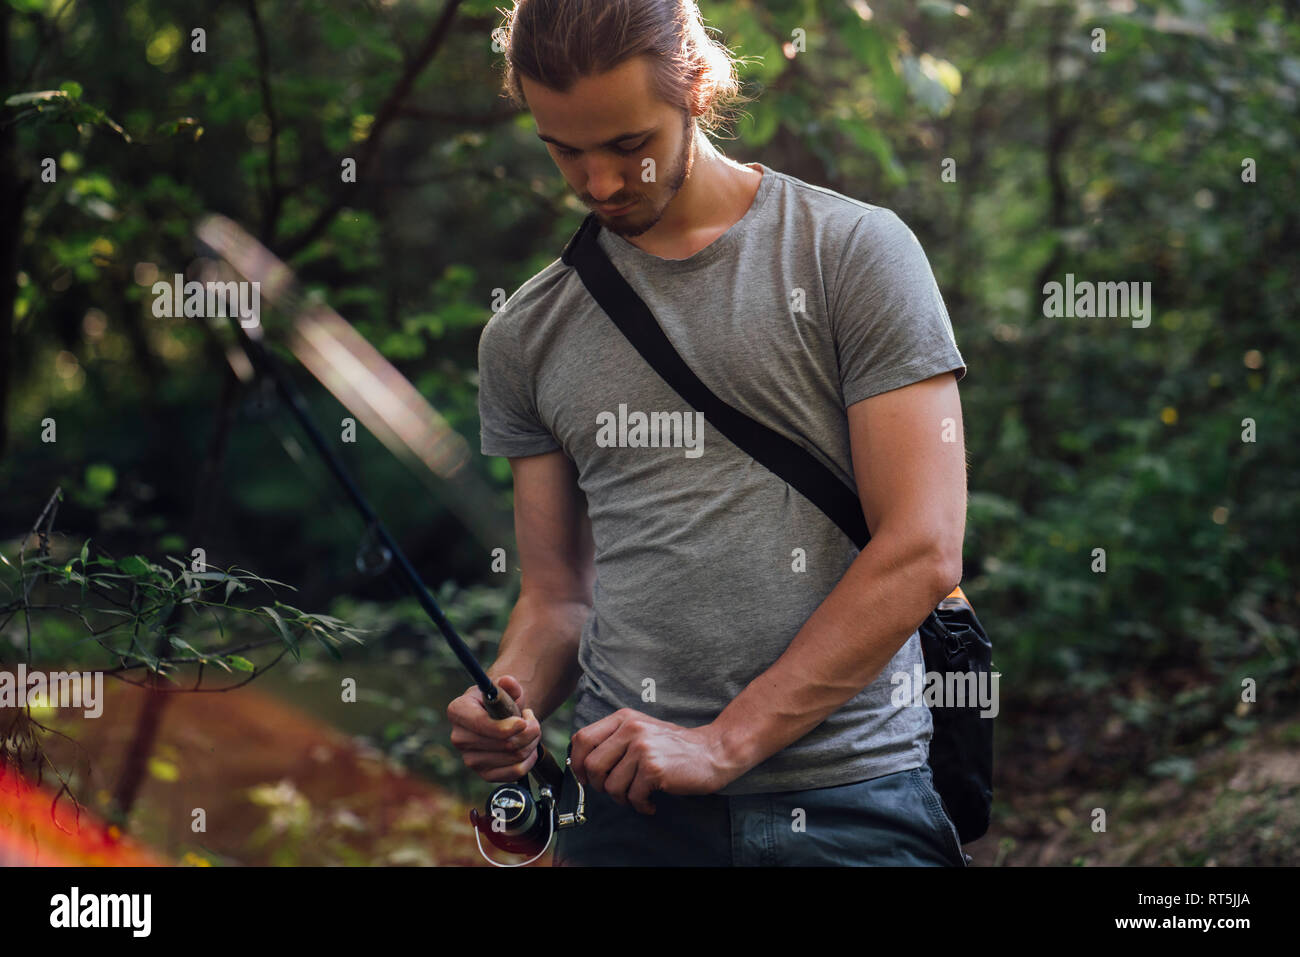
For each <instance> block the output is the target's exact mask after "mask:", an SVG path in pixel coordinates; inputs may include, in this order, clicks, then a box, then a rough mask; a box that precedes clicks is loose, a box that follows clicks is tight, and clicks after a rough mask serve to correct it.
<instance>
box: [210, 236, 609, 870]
mask: <svg viewBox="0 0 1300 957" xmlns="http://www.w3.org/2000/svg"><path fill="white" fill-rule="evenodd" d="M197 234H198V237H199V239H200V241H201V242H202V243H203V244H204V245H205V246H208V247H209V248H211V249H212V250H213V251H214V252H216V253H217V255H218V256H219V257H220V258H221V260H222V261H223V262H224V263H225V264H226V265H227V266H229V267H230V268H231V269H233V270H234V271H235V272H236V273H238V274H240V275H243V276H245V278H246V280H249V281H253V282H258V283H259V284H261V282H262V280H264V279H266V280H269V283H268V285H269V286H270V288H269V290H267V291H268V292H269V294H270V296H269V297H270V298H271V299H272V301H287V302H289V303H292V304H294V305H297V304H298V302H299V300H298V297H297V295H296V292H295V289H294V285H295V284H294V282H293V279H292V273H291V272H290V271H289V269H288V267H287V266H285V265H284V264H283V263H281V262H280V261H279V260H278V259H276V258H275V257H274V256H273V255H272V254H271V253H270V252H269V251H268V250H267V249H266V248H265V247H263V246H261V244H259V243H258V242H257V241H256V240H255V239H253V238H252V237H251V236H249V235H248V234H247V233H246V232H244V231H243V230H242V229H240V228H239V227H238V226H237V225H236V224H235V223H233V222H232V221H230V220H228V219H225V218H224V217H218V216H210V217H208V218H206V219H205V220H203V222H201V223H200V224H199V227H198V230H197ZM295 311H297V312H298V315H297V317H296V320H295V321H296V332H297V334H298V339H297V340H296V341H297V342H298V343H302V342H303V341H304V340H305V338H306V336H308V335H310V333H311V332H312V331H315V332H316V333H318V335H317V336H316V338H317V339H318V340H319V339H320V335H319V333H321V332H326V333H329V332H330V330H331V325H332V326H333V330H334V333H333V335H334V338H333V339H332V340H330V341H331V342H332V343H333V344H334V345H336V346H337V345H338V343H339V339H340V338H341V337H340V335H339V333H338V332H337V330H338V328H339V324H341V325H342V326H347V323H346V322H345V321H344V320H343V319H342V317H340V316H338V315H337V313H334V312H333V311H332V310H330V309H329V307H327V306H324V305H323V304H321V303H313V304H311V305H310V306H308V307H306V308H304V309H302V310H295ZM236 312H237V310H235V309H232V310H231V316H230V320H231V324H232V326H233V327H234V330H235V335H236V336H237V338H238V340H239V343H240V346H241V348H242V349H243V351H244V354H245V355H246V356H247V357H248V360H249V362H250V363H251V364H252V366H253V368H254V369H255V370H256V372H257V373H258V374H260V375H261V376H263V377H264V380H266V381H270V382H272V383H274V385H275V389H276V392H277V393H278V395H279V396H280V398H281V400H282V401H283V402H284V403H285V405H286V406H288V408H289V410H290V411H291V412H292V413H293V416H294V418H295V419H296V420H297V421H298V424H299V425H300V426H301V427H302V430H303V431H304V432H305V433H306V435H307V438H308V439H309V440H310V442H311V444H312V446H313V447H314V448H315V449H316V451H317V452H318V453H319V455H320V457H321V458H322V459H323V460H324V462H325V464H326V466H327V467H328V468H329V471H330V472H331V474H333V476H334V477H335V479H337V480H338V483H339V484H340V485H341V486H342V487H343V490H344V492H345V493H346V494H347V496H348V498H349V500H350V501H351V502H352V505H353V506H354V507H355V508H356V510H357V511H358V512H359V513H360V514H361V516H362V517H363V518H364V519H365V522H366V529H367V534H373V535H374V536H376V537H377V538H378V539H379V541H380V542H381V543H382V544H383V546H384V548H386V549H387V550H388V552H389V553H390V554H391V556H392V559H393V561H394V563H395V566H396V569H397V572H398V575H399V577H400V579H401V580H402V582H403V584H405V585H406V587H407V588H408V589H409V590H410V591H411V593H412V594H414V595H415V597H416V600H417V601H419V603H420V606H421V607H422V608H423V609H424V611H425V612H426V613H427V614H428V616H429V617H430V618H431V619H432V620H433V623H434V625H436V626H437V628H438V631H439V632H440V633H441V635H442V637H443V638H444V639H445V641H446V643H447V646H448V647H449V648H450V649H451V651H452V653H453V654H454V655H455V656H456V658H457V660H459V661H460V663H461V665H462V666H463V667H464V669H465V671H466V672H468V673H469V675H470V677H471V678H472V679H473V681H474V684H475V685H476V686H477V687H478V689H479V692H480V693H481V694H482V696H483V706H484V708H485V709H486V711H487V712H488V714H489V715H491V716H492V717H493V718H494V719H497V720H502V719H505V718H513V717H522V715H521V714H520V711H519V706H518V705H517V704H516V703H515V700H514V699H513V698H512V697H511V696H510V695H509V694H507V693H506V692H504V691H503V690H502V689H501V688H500V687H499V686H498V685H497V684H495V683H494V682H493V681H492V679H491V678H490V677H489V676H488V674H487V672H486V671H484V670H483V666H482V665H481V664H480V663H479V661H478V659H477V658H475V657H474V654H473V652H471V651H470V650H469V647H468V646H467V645H466V644H465V642H464V640H463V639H462V638H461V636H460V635H459V633H457V631H456V629H455V627H454V626H453V625H452V623H451V622H450V621H448V619H447V616H446V615H444V614H443V612H442V609H441V608H439V607H438V603H437V602H436V601H435V600H434V598H433V595H431V594H430V593H429V589H428V588H427V587H426V586H425V584H424V582H423V581H422V580H421V579H420V576H419V575H418V574H417V573H416V571H415V569H414V567H413V566H412V565H411V563H410V561H409V560H408V559H407V557H406V554H405V553H404V552H403V551H402V549H401V547H400V546H399V545H398V544H397V542H396V540H395V539H394V538H393V536H392V535H391V534H389V532H388V529H387V528H386V527H385V526H384V523H383V522H382V521H380V519H379V516H378V515H376V514H375V511H374V509H372V508H371V507H370V503H369V502H367V501H366V498H365V497H364V496H363V495H362V494H361V490H360V489H359V488H358V486H357V484H356V482H354V481H353V480H352V476H351V475H350V474H349V473H348V471H347V469H346V468H345V467H344V465H343V463H342V461H341V460H340V459H339V457H338V455H337V454H336V453H335V452H334V450H333V449H332V448H330V445H329V442H328V441H327V440H326V439H325V436H324V435H323V434H322V433H321V431H320V429H319V428H317V426H316V423H315V422H314V421H313V420H312V418H311V416H310V415H309V413H308V411H307V404H306V401H305V400H304V399H303V397H302V394H301V393H300V392H299V391H298V390H297V388H295V386H294V385H293V383H292V382H291V381H290V379H289V377H288V376H287V375H286V374H285V373H284V371H283V370H282V369H281V368H280V365H279V363H278V362H277V360H276V359H275V357H274V356H273V355H272V354H271V352H270V350H269V349H267V348H266V346H265V345H264V344H263V342H262V339H263V332H262V327H261V324H260V322H258V321H256V320H257V316H256V313H255V312H254V314H253V316H252V317H251V318H252V319H253V320H254V321H252V322H250V323H249V324H248V326H246V325H245V323H244V318H248V316H247V314H246V315H245V317H240V316H237V315H235V313H236ZM347 328H348V330H350V331H352V333H353V334H354V335H355V331H354V330H351V327H350V326H347ZM358 338H359V337H358ZM296 351H297V350H295V352H296ZM367 358H368V359H369V361H370V363H371V366H372V367H373V366H374V365H375V364H376V359H375V356H373V355H372V356H368V357H367ZM378 362H379V363H382V364H383V365H387V361H386V360H384V359H382V357H379V359H378ZM313 371H315V370H313ZM335 371H337V370H335ZM382 371H384V372H386V373H388V375H386V376H381V377H380V379H379V380H378V384H379V386H380V387H382V385H383V383H384V382H394V381H397V380H401V381H402V382H404V383H405V381H406V380H405V379H404V378H403V377H402V376H401V375H400V373H398V372H397V370H396V369H393V368H392V367H391V366H388V367H387V369H384V370H382ZM317 374H318V377H319V375H320V374H319V373H317ZM394 377H395V378H394ZM327 384H328V383H327ZM407 385H408V387H409V383H407ZM389 391H390V392H393V393H395V392H396V391H397V390H395V389H391V388H390V389H389ZM410 391H411V392H413V391H414V390H413V389H412V390H410ZM336 394H337V392H336ZM401 399H402V400H403V401H405V402H406V404H407V405H408V406H409V405H410V404H411V401H412V400H411V398H410V396H409V394H407V395H403V396H401ZM396 401H398V400H397V398H396V397H394V398H393V402H391V403H390V406H391V405H392V404H394V403H396ZM426 405H427V403H426ZM356 411H357V412H358V414H362V412H361V409H360V408H358V409H356ZM366 411H367V412H368V413H369V414H371V415H373V414H375V413H374V403H368V404H366ZM417 411H418V410H417ZM428 414H430V415H431V416H436V412H433V410H432V408H431V407H430V408H429V409H428ZM385 424H386V425H390V426H391V423H385ZM564 764H565V767H564V769H561V768H560V766H559V765H558V764H557V763H556V760H555V758H554V757H553V756H552V755H551V754H550V752H548V751H547V750H546V748H545V746H544V745H543V744H542V743H541V742H540V741H539V742H538V744H537V760H536V761H535V762H534V764H533V766H532V768H531V769H530V770H529V772H528V773H527V774H526V775H524V776H523V777H521V778H519V779H518V780H516V781H515V782H513V783H506V784H502V785H499V786H498V787H496V788H495V789H494V790H493V791H492V793H491V794H490V795H489V796H488V798H487V801H486V803H485V808H484V810H485V813H482V814H480V813H479V811H478V809H477V808H473V809H471V810H470V813H469V819H470V824H471V825H473V827H474V840H475V842H476V844H477V845H478V848H479V853H481V854H482V855H483V856H484V858H486V859H487V860H488V862H489V863H492V864H495V865H497V866H499V867H520V866H523V864H530V863H532V862H533V861H535V860H537V859H538V858H539V857H541V856H542V854H544V853H545V852H546V850H547V848H549V847H550V844H551V840H552V839H553V838H554V836H555V833H556V832H557V831H558V830H561V829H563V828H567V827H576V826H578V825H581V824H583V823H585V822H586V815H585V813H584V812H585V803H586V801H585V797H586V796H585V793H584V790H583V787H582V783H581V782H580V781H578V780H577V778H576V776H574V775H573V774H572V766H571V763H570V760H569V758H568V757H567V756H566V758H565V762H564ZM566 773H568V774H569V776H570V777H571V778H572V779H573V782H574V784H575V785H576V786H577V791H578V795H577V796H578V800H577V805H576V808H575V810H574V811H573V812H572V813H567V814H561V813H559V794H560V791H561V788H562V786H563V783H564V778H565V775H566ZM530 778H531V779H532V780H533V781H535V782H536V785H537V792H536V794H534V793H533V787H532V785H531V784H530ZM480 834H482V835H484V836H486V837H487V838H488V840H489V842H490V843H492V844H493V845H494V846H496V847H498V848H500V849H501V850H504V851H508V852H510V853H512V854H529V853H531V854H532V855H533V856H532V857H531V858H530V859H529V860H527V861H524V862H523V863H522V864H502V863H500V862H499V861H495V860H493V859H492V858H491V857H489V856H488V855H487V853H486V852H485V851H484V850H483V844H482V840H481V839H480V837H479V835H480Z"/></svg>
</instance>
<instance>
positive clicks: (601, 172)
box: [587, 157, 623, 204]
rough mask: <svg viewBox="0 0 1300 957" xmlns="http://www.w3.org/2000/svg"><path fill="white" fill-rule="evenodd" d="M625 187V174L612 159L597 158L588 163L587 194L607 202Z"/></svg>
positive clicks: (597, 200) (598, 200)
mask: <svg viewBox="0 0 1300 957" xmlns="http://www.w3.org/2000/svg"><path fill="white" fill-rule="evenodd" d="M622 189H623V174H622V173H621V172H620V171H619V169H618V168H617V165H616V164H615V163H614V162H612V161H611V160H607V159H605V158H603V157H602V158H597V159H593V160H591V161H590V162H589V163H588V165H587V194H588V195H589V196H591V198H592V199H594V200H595V201H596V202H598V203H601V204H605V203H608V202H609V201H610V200H611V199H613V198H614V197H615V196H618V195H619V192H620V190H622Z"/></svg>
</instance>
